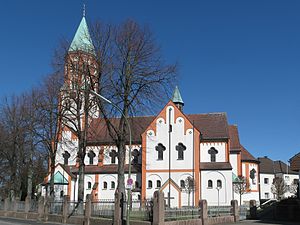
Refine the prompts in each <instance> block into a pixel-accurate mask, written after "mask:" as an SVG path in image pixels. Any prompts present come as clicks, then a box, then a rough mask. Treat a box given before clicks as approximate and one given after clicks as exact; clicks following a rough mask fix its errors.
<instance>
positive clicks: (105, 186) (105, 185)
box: [103, 181, 107, 189]
mask: <svg viewBox="0 0 300 225" xmlns="http://www.w3.org/2000/svg"><path fill="white" fill-rule="evenodd" d="M103 189H107V182H106V181H104V182H103Z"/></svg>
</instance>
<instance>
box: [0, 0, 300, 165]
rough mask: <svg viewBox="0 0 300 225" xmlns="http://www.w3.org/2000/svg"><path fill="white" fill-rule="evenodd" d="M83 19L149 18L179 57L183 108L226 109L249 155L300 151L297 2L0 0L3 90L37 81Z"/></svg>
mask: <svg viewBox="0 0 300 225" xmlns="http://www.w3.org/2000/svg"><path fill="white" fill-rule="evenodd" d="M83 2H85V3H86V8H87V19H88V21H94V20H96V19H100V20H103V21H105V22H115V23H118V22H122V21H124V20H125V19H127V18H132V19H135V20H136V21H138V22H139V23H141V24H146V25H148V26H149V27H150V28H151V29H152V31H153V32H154V35H155V37H156V40H157V42H158V43H159V44H160V45H161V47H162V51H163V55H164V57H165V59H166V60H167V61H168V62H176V61H177V62H178V63H179V78H178V84H179V87H180V90H181V94H182V97H183V100H184V101H185V108H184V111H185V112H186V113H206V112H227V116H228V120H229V122H230V123H231V124H238V126H239V131H240V139H241V142H242V144H243V145H244V146H245V147H246V148H247V149H248V150H249V151H250V152H251V153H253V155H254V156H256V157H258V156H265V155H268V156H269V157H271V158H273V159H274V160H275V159H281V160H284V161H286V160H288V159H289V158H290V157H292V156H293V155H294V154H295V153H297V152H299V151H300V131H299V125H300V101H299V97H300V93H299V92H300V91H299V90H300V89H299V85H300V74H299V73H300V13H299V11H300V1H297V0H295V1H292V0H290V1H276V0H269V1H266V0H265V1H263V0H257V1H240V0H237V1H230V0H226V1H224V0H220V1H213V0H212V1H196V0H195V1H175V0H172V1H171V0H169V1H167V0H166V1H161V0H160V1H159V0H151V1H138V0H127V1H124V0H123V1H122V0H119V1H116V0H110V1H96V0H86V1H80V0H68V1H62V0H51V1H39V0H35V1H33V0H32V1H30V0H28V1H22V0H19V1H17V0H10V1H6V2H5V3H4V2H2V4H1V13H0V27H1V32H0V33H1V35H0V42H1V51H0V62H1V63H0V65H1V70H0V73H1V86H0V97H3V96H5V95H12V94H14V93H15V94H18V93H21V92H22V91H24V90H29V89H30V88H31V87H32V86H33V85H38V83H39V81H40V80H41V79H42V77H43V76H45V75H46V74H48V73H50V72H51V65H50V64H51V59H52V56H53V50H54V48H55V47H57V46H58V43H59V42H60V40H61V39H63V38H67V39H71V38H72V36H73V35H74V33H75V31H76V28H77V26H78V24H79V22H80V19H81V16H82V4H83Z"/></svg>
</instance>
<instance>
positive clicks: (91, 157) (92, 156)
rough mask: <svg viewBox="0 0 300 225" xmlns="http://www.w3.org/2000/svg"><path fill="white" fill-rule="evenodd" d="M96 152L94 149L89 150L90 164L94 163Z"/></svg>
mask: <svg viewBox="0 0 300 225" xmlns="http://www.w3.org/2000/svg"><path fill="white" fill-rule="evenodd" d="M95 156H96V154H95V153H94V152H93V151H89V153H88V157H89V163H90V165H93V164H94V158H95Z"/></svg>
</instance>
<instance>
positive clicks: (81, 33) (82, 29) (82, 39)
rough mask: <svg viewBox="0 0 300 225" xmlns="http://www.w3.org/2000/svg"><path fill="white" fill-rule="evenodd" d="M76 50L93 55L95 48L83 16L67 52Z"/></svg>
mask: <svg viewBox="0 0 300 225" xmlns="http://www.w3.org/2000/svg"><path fill="white" fill-rule="evenodd" d="M78 50H79V51H83V52H87V53H90V54H93V55H95V48H94V45H93V43H92V39H91V36H90V32H89V29H88V26H87V23H86V20H85V17H84V16H83V17H82V19H81V22H80V24H79V26H78V28H77V31H76V33H75V36H74V38H73V41H72V42H71V45H70V48H69V52H73V51H78Z"/></svg>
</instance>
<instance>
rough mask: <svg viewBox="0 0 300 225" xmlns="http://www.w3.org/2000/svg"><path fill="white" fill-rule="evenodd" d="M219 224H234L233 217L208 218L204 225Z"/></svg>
mask: <svg viewBox="0 0 300 225" xmlns="http://www.w3.org/2000/svg"><path fill="white" fill-rule="evenodd" d="M219 223H234V216H222V217H209V218H207V223H206V225H213V224H219Z"/></svg>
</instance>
